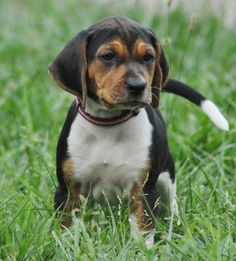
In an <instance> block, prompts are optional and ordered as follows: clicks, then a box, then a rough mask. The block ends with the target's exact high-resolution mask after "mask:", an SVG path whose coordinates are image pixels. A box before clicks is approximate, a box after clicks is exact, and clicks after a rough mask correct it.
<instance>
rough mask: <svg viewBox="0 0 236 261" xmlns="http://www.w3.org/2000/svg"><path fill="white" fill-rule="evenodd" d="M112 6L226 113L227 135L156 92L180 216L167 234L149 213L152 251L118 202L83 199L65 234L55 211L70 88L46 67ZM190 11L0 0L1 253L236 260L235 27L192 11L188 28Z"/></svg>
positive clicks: (9, 256)
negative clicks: (93, 204) (154, 233)
mask: <svg viewBox="0 0 236 261" xmlns="http://www.w3.org/2000/svg"><path fill="white" fill-rule="evenodd" d="M78 2H79V3H78ZM114 14H118V15H124V16H128V17H130V18H132V19H135V20H137V21H138V22H140V23H143V24H145V25H147V26H149V27H151V28H152V29H153V30H154V31H155V32H156V33H157V34H158V36H159V38H160V39H161V40H162V42H163V45H164V50H165V53H166V55H167V57H168V60H169V63H170V68H171V73H170V74H171V76H172V77H176V78H178V79H182V80H184V81H186V82H188V83H189V84H191V85H193V86H194V87H195V88H196V89H198V90H199V91H201V92H203V93H204V94H205V95H206V96H207V97H208V98H210V99H211V100H213V101H214V102H215V103H216V104H217V105H218V106H219V107H220V108H221V110H222V111H223V112H224V114H225V116H226V117H227V119H228V120H229V123H230V131H229V132H227V133H224V132H222V131H220V130H218V129H217V128H215V127H214V126H213V125H212V123H211V122H210V121H209V120H208V118H207V117H206V116H205V115H203V113H202V112H201V111H200V110H199V109H198V108H196V107H194V106H193V105H192V104H190V103H188V102H187V101H185V100H183V99H181V98H179V97H173V96H171V95H168V94H163V95H162V97H161V106H160V109H161V111H162V113H163V115H164V117H165V120H166V122H167V126H168V134H169V142H170V147H171V150H172V153H173V155H174V158H175V162H176V170H177V179H178V187H177V193H178V203H179V208H180V217H179V218H180V220H181V224H180V225H179V226H178V225H177V222H176V221H174V224H173V233H172V239H171V238H170V235H168V229H169V226H168V224H162V223H161V222H160V221H157V230H158V232H159V233H160V234H161V235H162V240H160V241H159V242H158V243H157V244H156V245H155V246H154V247H153V249H151V250H147V249H146V248H145V245H144V242H143V241H142V240H140V241H138V242H136V241H134V240H133V239H132V238H130V232H129V226H128V222H127V209H125V207H124V206H121V207H120V208H121V209H120V211H114V212H113V211H110V210H109V208H107V209H104V210H101V209H96V210H89V209H87V208H86V206H85V207H84V210H83V213H82V215H81V218H80V219H76V220H75V227H74V230H73V231H71V233H69V232H68V233H67V235H65V233H64V234H62V233H61V231H60V229H59V224H58V221H57V220H55V219H54V216H53V215H54V212H53V193H54V190H55V183H56V175H55V147H56V142H57V138H58V135H59V132H60V129H61V126H62V124H63V121H64V119H65V114H66V110H67V108H68V106H69V104H70V102H71V100H72V99H73V97H72V96H71V95H69V94H67V93H65V92H63V91H62V90H60V89H59V88H57V87H56V86H55V85H54V84H53V83H52V81H51V80H50V79H49V76H48V74H47V67H48V64H49V63H50V62H51V61H52V60H53V58H54V57H55V56H56V55H57V53H58V52H59V51H60V50H61V49H62V47H63V46H64V45H65V43H66V42H67V41H68V40H69V39H70V38H71V37H72V36H73V35H74V34H75V33H77V32H78V31H79V30H81V29H82V28H85V27H87V26H89V25H90V24H92V23H94V22H95V21H97V20H98V19H100V18H103V17H105V16H110V15H114ZM190 19H191V15H190V14H188V13H183V12H181V11H180V10H176V11H169V12H168V15H160V12H158V13H157V14H155V12H153V15H151V16H149V14H148V13H147V12H146V11H145V10H144V8H143V7H141V6H139V5H138V4H136V5H135V7H132V6H130V7H126V5H125V3H123V4H122V2H121V3H120V4H109V5H108V4H107V5H102V4H99V5H97V4H94V2H93V1H90V0H89V1H76V0H68V1H56V0H50V1H46V0H42V1H36V0H32V1H27V0H22V1H18V0H12V1H7V0H1V2H0V61H1V62H0V120H1V121H0V141H1V143H0V260H17V261H19V260H37V261H38V260H155V259H156V257H157V256H158V257H159V260H173V261H174V260H204V261H205V260H212V261H215V260H236V189H235V188H236V187H235V184H236V175H235V174H236V133H235V132H236V128H235V127H236V121H235V115H236V45H235V43H236V31H235V30H234V31H233V30H232V31H229V30H226V29H225V28H224V27H223V25H222V24H221V22H220V21H218V20H216V19H215V18H213V17H201V16H199V18H198V20H197V25H196V28H195V30H194V31H193V32H191V33H190V32H188V30H187V29H188V26H189V23H190ZM111 213H112V214H111ZM91 217H92V218H91Z"/></svg>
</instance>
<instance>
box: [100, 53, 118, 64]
mask: <svg viewBox="0 0 236 261" xmlns="http://www.w3.org/2000/svg"><path fill="white" fill-rule="evenodd" d="M101 58H102V59H103V60H105V61H107V62H112V61H114V60H115V58H116V55H115V53H113V52H110V53H106V54H103V55H101Z"/></svg>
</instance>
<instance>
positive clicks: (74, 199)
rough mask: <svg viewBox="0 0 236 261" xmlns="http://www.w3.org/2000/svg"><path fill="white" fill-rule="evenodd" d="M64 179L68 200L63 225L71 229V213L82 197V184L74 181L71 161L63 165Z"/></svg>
mask: <svg viewBox="0 0 236 261" xmlns="http://www.w3.org/2000/svg"><path fill="white" fill-rule="evenodd" d="M63 173H64V179H65V182H66V184H67V188H68V200H67V202H66V206H65V209H64V212H65V218H64V220H63V221H62V225H63V226H65V227H69V226H70V225H71V222H72V219H71V211H72V210H73V209H75V208H76V207H78V204H79V195H80V187H81V185H80V183H79V182H76V181H74V180H73V164H72V161H71V160H66V161H65V162H64V164H63Z"/></svg>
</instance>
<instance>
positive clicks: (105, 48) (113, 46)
mask: <svg viewBox="0 0 236 261" xmlns="http://www.w3.org/2000/svg"><path fill="white" fill-rule="evenodd" d="M109 50H112V51H114V52H115V53H116V54H117V55H118V56H119V57H122V58H126V57H127V56H128V50H127V48H126V46H125V44H124V43H122V41H121V40H120V39H116V40H113V41H111V42H108V43H105V44H102V45H101V46H100V47H99V48H98V50H97V53H96V56H101V55H103V54H106V53H107V52H109Z"/></svg>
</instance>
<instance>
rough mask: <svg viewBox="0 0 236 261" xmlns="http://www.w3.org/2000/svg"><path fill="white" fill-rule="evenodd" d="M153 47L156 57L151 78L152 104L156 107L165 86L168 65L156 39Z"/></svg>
mask: <svg viewBox="0 0 236 261" xmlns="http://www.w3.org/2000/svg"><path fill="white" fill-rule="evenodd" d="M155 49H156V55H157V58H156V65H155V71H154V76H153V80H152V106H153V107H155V108H157V107H158V105H159V99H160V93H161V90H162V89H163V88H164V87H165V84H166V82H167V79H168V75H169V65H168V62H167V59H166V56H165V54H164V52H163V50H162V48H161V46H160V43H159V42H158V41H157V42H156V47H155Z"/></svg>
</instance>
